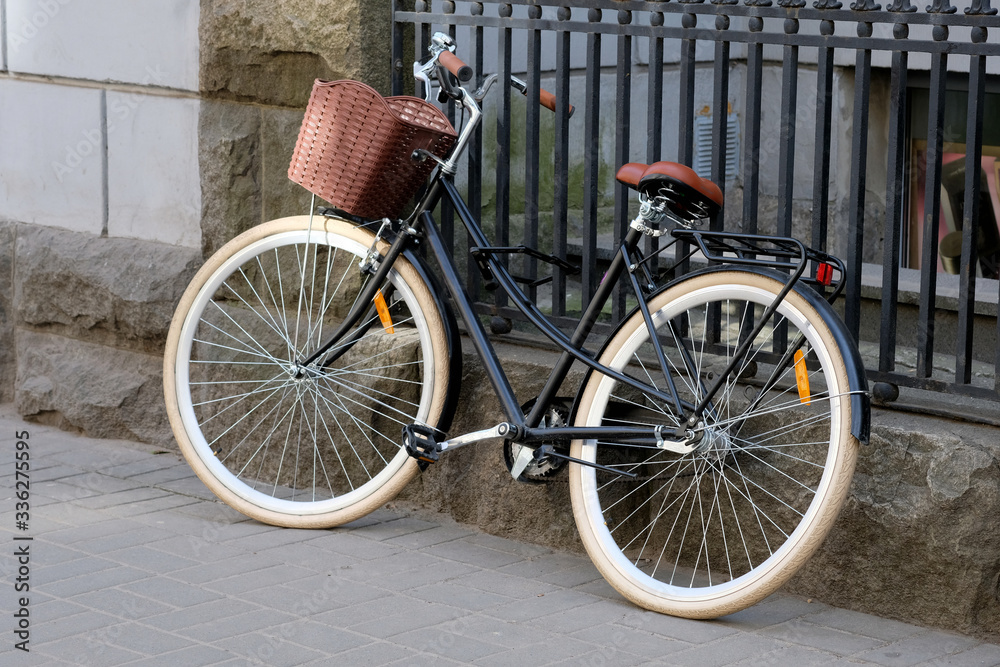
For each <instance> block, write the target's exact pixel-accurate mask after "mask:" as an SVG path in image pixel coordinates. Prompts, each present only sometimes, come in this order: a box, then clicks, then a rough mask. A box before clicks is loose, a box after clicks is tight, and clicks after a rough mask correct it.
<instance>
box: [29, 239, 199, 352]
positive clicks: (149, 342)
mask: <svg viewBox="0 0 1000 667" xmlns="http://www.w3.org/2000/svg"><path fill="white" fill-rule="evenodd" d="M15 252H16V255H15V258H16V263H17V271H16V276H17V282H16V285H15V289H14V297H15V298H14V302H15V307H16V314H15V317H16V324H17V325H18V326H21V327H31V328H44V329H46V330H48V331H50V332H53V333H59V334H62V335H66V336H70V337H73V338H81V339H86V340H89V341H90V342H92V343H102V344H105V345H110V346H114V347H124V348H131V349H133V350H136V351H145V352H150V353H154V354H155V353H162V350H163V343H164V341H165V340H166V332H167V328H168V327H169V325H170V318H171V317H172V316H173V311H174V308H175V307H176V305H177V302H178V301H179V300H180V296H181V294H182V293H183V291H184V288H185V287H186V286H187V283H188V282H189V281H190V279H191V277H192V276H193V275H194V272H195V271H196V270H197V268H198V266H200V264H201V254H200V252H199V251H197V250H193V249H189V248H177V247H172V246H168V245H163V244H160V243H151V242H148V241H135V240H130V239H109V238H100V237H97V236H92V235H90V234H79V233H74V232H67V231H61V230H55V229H50V228H45V227H34V226H28V225H24V226H21V227H19V228H18V236H17V244H16V251H15ZM21 352H23V350H22V351H21Z"/></svg>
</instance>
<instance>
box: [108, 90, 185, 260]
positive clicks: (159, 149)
mask: <svg viewBox="0 0 1000 667" xmlns="http://www.w3.org/2000/svg"><path fill="white" fill-rule="evenodd" d="M198 106H199V102H198V101H197V100H193V99H180V98H172V97H160V96H154V95H142V94H139V93H120V92H114V91H110V92H108V93H107V114H108V117H107V122H108V234H109V235H110V236H124V237H129V238H137V239H144V240H149V241H160V242H163V243H171V244H174V245H180V246H188V247H193V248H197V247H199V246H200V245H201V224H200V223H201V188H200V187H199V178H200V177H199V170H198Z"/></svg>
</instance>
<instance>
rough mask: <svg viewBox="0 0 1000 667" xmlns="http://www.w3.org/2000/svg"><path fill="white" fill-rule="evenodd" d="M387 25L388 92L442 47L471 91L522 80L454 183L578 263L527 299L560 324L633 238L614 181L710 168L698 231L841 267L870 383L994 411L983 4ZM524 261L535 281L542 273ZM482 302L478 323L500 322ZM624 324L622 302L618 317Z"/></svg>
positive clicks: (538, 12)
mask: <svg viewBox="0 0 1000 667" xmlns="http://www.w3.org/2000/svg"><path fill="white" fill-rule="evenodd" d="M393 19H394V24H393V25H394V36H393V61H394V64H395V73H394V78H393V87H394V92H395V93H396V94H399V93H401V92H403V91H404V90H407V89H408V85H409V84H408V83H407V72H408V71H409V66H410V63H411V62H412V60H413V59H414V57H417V58H423V57H424V54H425V53H426V45H427V43H428V41H429V39H430V35H431V34H432V32H434V31H437V30H441V31H445V32H449V33H451V34H452V35H453V36H457V37H458V41H459V55H460V56H461V57H462V58H463V59H464V60H465V61H466V62H468V63H469V64H470V65H472V66H473V68H474V69H475V71H476V73H477V76H478V77H479V80H478V81H479V82H481V81H482V79H483V77H484V76H485V74H487V73H489V72H497V73H498V74H499V75H500V80H501V81H503V80H506V79H507V77H509V76H510V75H511V74H512V73H515V72H516V73H519V74H518V75H519V76H524V78H525V79H526V81H527V83H528V91H529V92H528V99H527V103H526V104H520V103H519V102H518V96H517V95H512V94H511V90H510V88H508V87H505V86H501V87H498V88H495V89H494V92H493V99H492V101H491V107H490V109H491V110H490V111H489V113H490V114H492V115H491V116H490V123H489V124H487V125H486V126H485V127H484V128H483V130H482V131H481V133H480V136H478V137H477V138H476V140H475V141H474V142H473V144H472V146H471V151H470V156H469V159H468V162H467V169H466V170H465V171H464V173H463V174H462V175H461V180H462V186H463V188H464V189H465V191H466V192H467V199H468V202H469V204H470V208H471V210H472V211H474V212H480V213H481V214H482V217H483V220H484V221H485V222H487V223H488V224H489V225H491V226H493V227H494V229H493V231H494V233H495V235H496V242H497V244H499V245H504V246H506V245H511V242H512V238H511V236H512V235H515V236H520V238H518V239H516V240H514V243H519V242H523V243H524V244H525V245H528V246H532V247H536V246H539V245H541V246H544V248H545V250H546V252H551V253H553V254H555V255H557V256H559V257H563V258H566V257H569V258H571V260H575V261H576V262H578V263H579V264H580V265H581V267H582V276H581V277H580V281H579V284H578V285H577V284H575V283H572V282H569V281H568V278H567V276H566V275H564V273H563V271H562V270H561V269H560V268H559V267H558V266H556V267H554V268H552V281H551V283H550V284H549V286H547V287H543V288H537V287H531V288H526V289H531V290H533V291H534V290H540V291H539V292H538V293H537V294H536V296H537V297H538V298H539V299H542V300H544V301H546V302H547V303H548V302H550V307H551V312H552V315H553V318H554V319H556V320H557V321H563V320H565V321H566V322H570V321H571V320H572V318H573V313H574V309H575V308H576V307H577V306H576V304H577V302H578V300H583V301H584V302H585V301H586V300H587V299H588V298H589V296H590V294H592V293H593V290H594V289H595V286H596V285H597V283H598V281H599V280H600V277H601V271H602V262H603V261H604V259H605V258H606V254H607V252H608V248H611V247H617V242H618V241H619V240H620V239H621V235H622V234H623V233H624V230H625V228H626V223H627V221H628V219H629V203H630V201H629V193H628V191H627V189H626V188H625V187H624V186H621V185H620V184H617V183H616V182H615V181H614V179H613V173H614V169H615V168H616V167H617V166H618V165H621V164H623V163H625V162H630V161H648V162H651V161H655V160H660V159H669V160H674V161H677V162H682V163H685V164H688V165H694V164H696V163H703V164H704V165H705V166H707V168H708V174H706V175H707V176H709V177H710V178H712V179H713V180H714V181H716V182H717V183H720V184H722V183H725V184H726V187H725V188H724V189H725V191H726V207H725V212H724V213H723V214H720V215H718V216H716V218H715V219H713V220H712V221H711V228H713V229H720V228H722V227H723V225H725V227H726V228H728V229H730V230H735V229H741V230H742V231H744V232H750V233H753V232H757V231H762V232H776V233H779V234H789V235H795V236H798V237H800V238H803V239H804V240H806V241H807V242H809V243H811V244H812V245H813V246H815V247H817V248H820V249H827V250H831V251H833V252H835V253H837V254H841V255H842V256H844V258H845V260H846V262H847V276H846V283H847V289H846V297H845V299H844V302H843V315H844V319H845V321H846V322H847V324H848V326H849V328H850V330H851V332H852V333H853V334H854V335H855V337H857V338H858V340H859V341H860V343H861V344H862V351H863V353H865V354H866V358H867V359H868V365H869V377H870V378H871V379H872V380H874V381H876V382H878V383H885V384H883V385H882V387H883V388H885V387H897V386H906V387H914V388H918V389H925V390H931V391H938V392H948V393H958V394H966V395H971V396H975V397H979V398H986V399H990V400H993V401H997V400H1000V372H998V370H1000V319H998V316H997V310H998V309H997V299H998V297H997V293H998V292H997V277H998V276H997V259H998V257H1000V232H998V231H997V222H998V220H1000V87H998V86H997V85H996V84H997V82H996V81H995V80H994V75H997V74H1000V40H998V38H1000V16H997V11H996V10H995V9H992V8H991V6H990V0H973V1H972V2H971V5H970V6H968V7H966V8H964V9H962V10H960V11H956V10H955V8H954V7H952V6H951V5H950V4H949V2H948V0H933V3H932V4H931V5H930V6H927V7H920V8H917V7H914V6H913V5H912V4H910V2H909V0H893V1H892V3H891V4H889V5H888V6H886V7H885V8H883V7H882V6H880V5H879V4H876V3H875V2H874V0H857V1H856V2H854V3H853V4H851V5H850V7H849V8H848V7H844V6H842V4H841V3H840V2H838V1H836V0H817V1H816V2H811V3H810V4H809V5H808V6H807V4H806V2H805V1H804V0H777V2H776V4H773V5H772V2H771V1H770V0H744V1H743V2H742V3H739V2H737V0H718V1H713V2H703V1H702V0H695V1H691V0H688V1H684V0H680V1H675V2H656V1H652V0H649V1H645V2H638V1H625V2H617V1H614V0H575V1H574V2H572V6H571V7H570V6H567V5H566V3H564V2H559V1H557V0H540V1H538V2H527V1H525V0H520V1H516V2H493V1H489V2H450V1H438V0H435V1H434V2H430V1H421V0H417V1H416V2H412V1H404V0H397V1H396V2H394V4H393ZM521 73H523V74H521ZM540 84H544V85H545V87H546V88H549V89H550V90H552V91H553V92H554V93H555V94H556V97H557V100H558V101H559V102H558V107H557V109H556V113H555V114H554V116H552V115H551V114H549V112H547V111H544V110H541V109H540V108H539V106H538V104H537V101H538V100H537V92H534V91H537V89H538V87H539V85H540ZM419 92H420V91H418V93H419ZM570 104H572V105H573V106H574V107H575V113H574V114H573V115H572V117H570V114H569V105H570ZM450 113H452V117H453V118H454V113H455V112H454V110H450ZM543 114H549V115H547V116H546V115H543ZM494 116H495V120H494V119H493V118H494ZM736 128H738V134H736V133H735V132H734V129H736ZM734 136H736V137H737V142H736V143H735V144H734V143H733V137H734ZM733 146H735V147H736V148H735V149H734V148H733ZM734 150H735V151H736V152H737V153H738V155H733V154H732V152H733V151H734ZM991 170H992V171H991ZM727 174H728V177H727ZM442 218H443V219H442V228H443V229H444V230H445V231H446V232H447V233H449V234H453V233H454V229H453V222H452V219H451V216H450V214H449V213H448V212H447V211H444V212H442ZM463 238H464V237H462V236H461V235H460V234H459V236H458V237H456V238H455V243H462V242H463V240H462V239H463ZM678 252H679V253H683V252H684V250H683V249H679V250H678ZM679 256H680V255H679ZM523 261H524V265H523V266H522V267H520V268H521V270H522V272H523V273H525V274H527V275H528V276H529V277H531V278H534V277H535V276H536V272H537V271H538V270H539V267H537V266H535V260H534V259H533V258H530V257H529V258H526V259H524V260H523ZM662 263H666V262H665V261H664V262H662ZM468 268H469V274H468V275H469V290H470V291H471V292H472V293H477V294H480V293H481V292H480V284H479V281H478V276H477V273H476V271H475V269H474V266H470V267H468ZM685 268H686V267H681V269H682V270H683V269H685ZM942 269H943V270H942ZM949 270H950V271H953V272H955V271H957V273H956V274H955V275H951V274H949V273H947V271H949ZM482 297H483V298H482V307H483V309H484V310H485V311H487V312H490V311H492V312H494V313H499V314H501V315H506V316H510V315H511V313H510V311H509V309H507V308H506V304H505V303H504V302H503V301H497V300H496V297H495V296H494V295H490V294H482ZM627 307H628V304H627V302H626V297H625V295H624V294H621V295H619V296H618V298H617V299H615V301H614V304H613V310H614V313H613V315H614V316H617V315H620V314H621V313H622V312H623V310H624V309H625V308H627ZM883 395H886V392H883Z"/></svg>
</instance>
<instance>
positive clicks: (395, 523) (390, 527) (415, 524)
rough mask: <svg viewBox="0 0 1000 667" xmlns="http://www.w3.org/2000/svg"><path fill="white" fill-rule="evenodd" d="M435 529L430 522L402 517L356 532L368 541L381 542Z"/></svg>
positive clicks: (434, 525)
mask: <svg viewBox="0 0 1000 667" xmlns="http://www.w3.org/2000/svg"><path fill="white" fill-rule="evenodd" d="M436 527H437V525H436V524H433V523H431V522H430V521H423V520H421V519H413V518H410V517H402V518H396V519H394V520H392V521H384V522H379V523H375V524H372V525H370V526H366V527H364V528H359V529H358V531H357V532H358V533H359V534H361V535H363V536H364V537H367V538H368V539H371V540H379V541H382V540H391V539H393V538H397V537H400V536H403V535H410V534H412V533H419V532H422V531H425V530H430V529H431V528H436Z"/></svg>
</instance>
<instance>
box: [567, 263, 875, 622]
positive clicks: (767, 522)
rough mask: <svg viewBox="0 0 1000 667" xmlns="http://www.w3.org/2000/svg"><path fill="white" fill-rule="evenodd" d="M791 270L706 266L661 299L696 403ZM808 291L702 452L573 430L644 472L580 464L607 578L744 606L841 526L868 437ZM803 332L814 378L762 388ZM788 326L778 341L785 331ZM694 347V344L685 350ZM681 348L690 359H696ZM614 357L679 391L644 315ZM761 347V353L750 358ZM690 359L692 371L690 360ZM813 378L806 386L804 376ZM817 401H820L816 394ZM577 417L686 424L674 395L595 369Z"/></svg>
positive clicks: (647, 594)
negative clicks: (667, 401) (775, 274)
mask: <svg viewBox="0 0 1000 667" xmlns="http://www.w3.org/2000/svg"><path fill="white" fill-rule="evenodd" d="M780 288H781V283H780V282H779V281H777V280H775V279H773V278H770V277H768V276H764V275H760V274H756V273H751V272H747V271H718V272H708V273H704V274H701V275H697V276H695V277H692V278H690V279H688V280H685V281H682V282H681V283H679V284H677V285H675V286H673V287H671V288H669V289H667V290H666V291H664V292H661V293H659V294H658V295H655V296H654V297H653V298H652V299H651V300H650V303H649V307H650V311H651V313H652V315H653V321H654V325H655V327H656V328H657V332H658V336H659V340H660V342H661V344H662V346H663V349H664V351H665V353H666V356H667V358H668V359H669V362H668V363H669V367H670V371H671V374H673V375H674V377H675V381H676V385H677V390H678V394H679V395H680V397H681V399H682V400H683V401H685V402H686V403H687V404H694V403H697V401H698V399H699V397H700V396H702V395H703V392H704V388H705V387H706V386H710V385H711V384H712V382H713V373H714V374H715V375H717V374H718V373H720V372H721V371H722V370H724V367H725V365H726V364H727V363H728V359H729V358H731V357H732V352H733V350H734V349H735V348H736V347H737V346H738V344H739V343H740V341H741V338H740V335H741V333H740V332H741V331H743V332H745V333H744V334H743V335H744V336H745V335H746V333H748V332H749V328H750V327H749V322H750V321H751V320H750V318H749V317H748V313H749V312H750V309H749V308H748V306H747V304H754V307H753V312H755V313H756V317H760V316H761V314H762V313H763V310H764V306H766V305H767V304H769V303H771V301H772V300H773V297H774V295H775V294H777V292H778V291H779V290H780ZM830 317H835V314H834V313H833V311H832V310H829V309H827V311H826V312H819V311H818V310H816V308H814V307H813V306H812V305H810V303H809V302H808V301H807V300H806V299H805V298H803V297H802V296H800V295H799V294H797V293H796V292H795V291H794V290H793V291H792V292H791V293H789V295H788V296H787V298H786V299H785V301H784V302H783V303H782V304H781V306H780V308H779V311H778V316H777V317H776V318H773V319H771V320H770V321H769V323H768V326H766V327H765V328H764V330H763V331H762V332H761V334H760V335H759V336H758V338H756V339H754V342H753V344H752V346H751V348H750V355H749V357H748V359H747V363H746V364H743V365H741V367H740V369H739V370H738V371H737V373H735V374H734V376H733V377H731V378H729V380H728V381H727V383H726V384H725V385H724V386H723V388H722V390H721V391H720V392H719V393H718V395H717V396H716V397H715V399H714V400H713V406H714V412H713V413H712V414H710V415H706V419H705V422H704V425H703V427H701V429H700V430H701V432H702V433H703V438H702V441H701V443H699V446H698V447H697V448H696V449H695V451H693V452H691V453H689V454H684V455H680V454H675V453H672V452H669V451H666V450H664V449H661V448H657V447H655V446H653V447H647V448H640V447H636V446H626V445H623V444H621V443H614V442H608V441H595V440H589V441H581V440H578V441H574V442H573V444H572V447H571V450H572V451H571V454H572V456H574V457H577V458H581V459H584V460H587V461H596V462H597V463H600V464H603V465H606V466H612V467H619V468H621V469H623V470H628V471H630V472H633V473H636V474H637V478H636V479H635V480H629V479H628V478H625V477H621V476H616V475H613V474H609V473H605V472H601V471H596V470H595V469H593V468H589V467H585V466H581V465H571V467H570V493H571V498H572V503H573V511H574V516H575V519H576V523H577V527H578V529H579V532H580V535H581V538H582V540H583V544H584V546H585V548H586V550H587V552H588V554H589V555H590V557H591V559H592V560H593V561H594V563H595V565H596V566H597V567H598V569H599V570H600V571H601V574H602V575H603V576H604V577H605V579H607V581H608V582H609V583H610V584H611V585H612V586H613V587H614V588H615V589H617V590H618V591H619V592H620V593H621V594H622V595H624V596H625V597H626V598H628V599H630V600H632V601H633V602H635V603H636V604H638V605H639V606H642V607H644V608H647V609H651V610H655V611H658V612H662V613H667V614H672V615H677V616H685V617H690V618H715V617H718V616H723V615H725V614H729V613H733V612H735V611H738V610H740V609H743V608H746V607H748V606H750V605H752V604H754V603H756V602H758V601H760V600H761V599H763V598H764V597H766V596H767V595H769V594H770V593H772V592H773V591H774V590H775V589H777V588H778V587H779V586H781V585H782V584H783V583H784V582H785V581H787V580H788V578H789V577H791V576H792V575H793V574H794V573H795V572H796V571H797V570H798V569H799V568H800V567H801V566H802V564H804V563H805V561H806V560H807V559H808V558H809V556H811V555H812V554H813V552H814V551H815V550H816V548H817V547H818V546H819V545H820V543H821V542H822V541H823V539H824V538H825V537H826V535H827V533H828V532H829V530H830V528H831V526H832V525H833V522H834V521H835V519H836V518H837V516H838V514H839V511H840V508H841V505H842V503H843V501H844V499H845V497H846V495H847V491H848V488H849V486H850V482H851V475H852V473H853V470H854V464H855V459H856V455H857V449H858V443H857V441H856V439H855V438H854V437H853V436H852V435H851V433H850V424H851V413H850V410H851V408H850V397H849V396H848V395H847V394H848V392H849V387H848V379H847V372H846V368H845V365H844V360H843V358H842V356H841V354H840V351H839V350H838V348H837V345H836V343H835V341H834V338H833V336H832V335H831V333H830V329H829V327H828V326H827V325H826V323H825V322H826V320H827V318H830ZM799 332H801V333H802V334H803V335H804V336H805V340H806V346H805V347H804V348H803V350H804V351H805V352H806V355H805V359H804V362H803V363H804V364H805V365H804V366H803V365H800V366H799V368H800V370H803V369H804V370H806V371H807V377H808V382H802V381H797V380H796V377H795V366H794V365H792V366H790V367H789V368H787V369H786V370H785V372H784V373H783V374H781V377H780V378H779V382H778V385H777V386H776V387H774V388H773V389H772V390H771V391H769V392H766V393H764V395H763V398H762V400H761V401H759V402H755V401H754V398H755V396H756V394H758V393H762V392H761V385H763V384H765V382H764V381H765V379H766V378H768V376H769V375H770V372H771V369H773V368H774V367H775V365H776V361H777V360H778V359H780V358H781V356H782V350H785V349H788V346H787V345H785V347H782V342H781V341H793V340H796V335H797V333H799ZM776 341H777V342H776ZM682 348H683V349H684V350H686V352H684V353H682V352H681V349H682ZM683 356H687V357H688V359H689V361H688V363H687V364H685V361H684V359H683ZM600 361H601V363H603V364H606V365H608V366H609V367H611V368H613V369H615V370H619V371H622V372H624V373H626V374H628V375H631V376H633V377H636V378H637V379H640V380H642V381H643V382H645V383H647V384H650V385H653V386H654V387H656V388H657V389H659V390H661V391H664V392H666V391H667V384H666V382H665V381H664V374H663V373H662V372H660V370H659V368H660V367H659V365H658V364H657V363H656V361H655V358H654V357H653V356H652V346H651V344H650V338H649V334H648V331H647V329H646V326H645V323H644V321H643V318H642V315H641V313H639V312H636V313H635V314H634V315H633V316H631V317H630V318H629V319H627V320H626V321H625V322H624V323H623V324H622V325H621V326H620V328H619V329H618V331H617V332H616V333H615V334H614V335H613V336H612V338H611V339H610V340H609V342H608V343H607V345H606V346H605V349H604V351H603V352H602V354H601V357H600ZM750 362H753V363H752V364H751V363H750ZM689 368H691V369H693V372H689V370H688V369H689ZM803 384H804V385H806V388H805V390H804V391H803V393H802V396H800V389H799V388H800V387H801V386H802V385H803ZM806 400H808V402H805V401H806ZM575 423H576V425H578V426H584V425H586V426H597V425H605V426H608V425H615V424H630V425H642V424H645V425H649V426H650V427H654V426H657V425H664V426H669V427H671V431H672V430H673V429H674V428H675V427H677V426H678V425H679V423H678V420H677V416H676V410H675V409H674V408H673V406H671V405H664V404H661V403H659V402H657V401H655V400H652V399H651V398H650V397H649V396H648V395H647V394H644V393H642V392H639V391H637V390H635V389H631V388H626V387H624V385H619V384H618V383H616V382H615V381H613V380H611V379H609V378H608V377H606V376H603V375H601V374H599V373H596V372H594V373H591V374H590V376H589V378H588V379H587V381H586V382H585V384H584V387H583V389H582V393H581V398H580V402H579V405H578V409H577V414H576V419H575Z"/></svg>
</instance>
